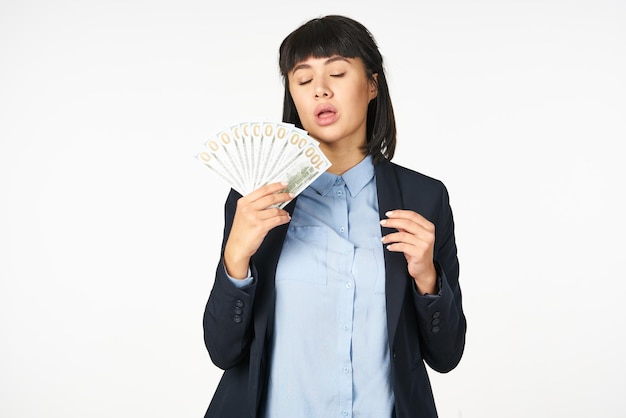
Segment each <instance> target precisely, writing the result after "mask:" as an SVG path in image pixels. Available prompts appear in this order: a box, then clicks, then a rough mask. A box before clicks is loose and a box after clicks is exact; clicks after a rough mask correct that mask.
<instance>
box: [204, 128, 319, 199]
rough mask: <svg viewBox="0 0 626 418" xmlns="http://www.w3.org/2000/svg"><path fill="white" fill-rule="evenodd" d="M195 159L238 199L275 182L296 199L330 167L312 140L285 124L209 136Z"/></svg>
mask: <svg viewBox="0 0 626 418" xmlns="http://www.w3.org/2000/svg"><path fill="white" fill-rule="evenodd" d="M196 156H197V158H198V159H199V160H200V161H201V162H202V163H203V164H204V165H205V166H207V167H208V168H209V169H210V170H211V171H212V172H214V173H215V174H217V175H218V176H219V177H221V178H222V180H224V181H226V183H227V184H228V185H229V186H230V187H232V188H233V189H235V190H236V191H238V192H239V193H240V194H242V195H246V194H248V193H250V192H251V191H253V190H255V189H257V188H259V187H261V186H263V185H265V184H268V183H274V182H278V181H287V182H288V183H289V184H288V186H287V187H286V190H285V191H287V192H291V193H293V194H294V195H298V194H300V192H302V190H304V189H305V188H306V187H307V186H308V185H310V184H311V183H312V182H313V181H314V180H315V179H316V178H318V177H319V176H320V175H321V174H322V173H323V172H324V171H326V169H328V167H330V165H331V163H330V161H329V160H328V158H327V157H326V156H325V155H324V153H323V152H322V151H321V150H320V148H319V143H318V142H317V141H316V140H315V139H313V138H311V137H310V136H309V135H308V133H307V132H306V131H305V130H302V129H300V128H298V127H296V126H294V125H292V124H289V123H285V122H264V121H262V122H242V123H238V124H235V125H233V126H231V127H229V128H226V129H224V130H222V131H220V132H217V133H216V134H215V135H213V136H212V137H211V138H210V139H209V140H208V141H206V142H205V143H204V147H203V148H202V150H200V151H199V152H198V154H197V155H196ZM286 204H287V203H283V204H281V205H279V207H284V206H285V205H286Z"/></svg>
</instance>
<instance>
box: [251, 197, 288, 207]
mask: <svg viewBox="0 0 626 418" xmlns="http://www.w3.org/2000/svg"><path fill="white" fill-rule="evenodd" d="M293 198H294V194H293V193H273V194H269V195H266V196H263V197H261V198H259V199H257V200H256V201H254V202H252V203H251V206H252V207H253V208H255V209H256V210H265V209H271V208H272V207H273V206H275V205H278V204H279V203H284V202H288V201H290V200H291V199H293Z"/></svg>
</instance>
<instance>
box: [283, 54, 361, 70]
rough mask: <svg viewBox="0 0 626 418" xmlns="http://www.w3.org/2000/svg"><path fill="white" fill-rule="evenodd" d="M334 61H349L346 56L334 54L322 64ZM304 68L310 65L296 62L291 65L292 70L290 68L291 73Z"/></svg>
mask: <svg viewBox="0 0 626 418" xmlns="http://www.w3.org/2000/svg"><path fill="white" fill-rule="evenodd" d="M336 61H345V62H347V63H349V62H350V60H348V58H346V57H342V56H341V55H335V56H334V57H330V58H328V59H327V60H326V61H325V62H324V65H328V64H332V63H333V62H336ZM306 68H311V66H310V65H309V64H306V63H301V64H298V65H296V66H295V67H293V70H291V74H293V73H295V72H296V71H298V70H302V69H306Z"/></svg>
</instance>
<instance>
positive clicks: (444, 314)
mask: <svg viewBox="0 0 626 418" xmlns="http://www.w3.org/2000/svg"><path fill="white" fill-rule="evenodd" d="M439 184H440V191H441V197H440V208H439V210H438V212H439V213H438V214H436V215H434V218H435V220H434V223H435V253H434V258H435V260H434V262H435V267H436V269H437V276H438V278H437V279H438V282H439V287H440V288H439V294H438V295H436V296H431V295H420V294H419V293H418V292H417V290H416V289H415V288H414V287H413V288H414V291H413V300H414V305H415V308H416V312H417V318H418V321H417V323H418V327H419V331H420V332H419V335H420V339H421V341H420V343H421V351H422V357H423V358H424V360H425V361H426V363H427V364H428V365H429V366H430V367H431V368H432V369H434V370H436V371H438V372H441V373H446V372H448V371H450V370H452V369H454V368H455V367H456V366H457V365H458V363H459V361H460V360H461V357H462V355H463V350H464V348H465V333H466V327H467V325H466V320H465V315H464V313H463V307H462V301H461V288H460V286H459V261H458V257H457V247H456V241H455V235H454V219H453V215H452V209H451V207H450V202H449V196H448V191H447V189H446V187H445V186H444V185H443V183H439Z"/></svg>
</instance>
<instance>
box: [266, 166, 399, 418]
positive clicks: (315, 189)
mask: <svg viewBox="0 0 626 418" xmlns="http://www.w3.org/2000/svg"><path fill="white" fill-rule="evenodd" d="M379 220H380V219H379V213H378V199H377V193H376V181H375V177H374V167H373V164H372V160H371V158H370V157H367V158H365V159H364V160H363V161H362V162H361V163H359V164H358V165H357V166H355V167H353V168H352V169H350V170H349V171H348V172H346V173H344V174H343V175H342V176H336V175H333V174H330V173H324V174H322V176H320V177H319V178H318V179H317V180H316V181H315V182H314V183H313V184H311V186H309V187H308V188H307V189H306V190H304V191H303V192H302V193H301V194H300V196H299V197H298V199H297V201H296V206H295V210H294V212H293V216H292V219H291V222H290V224H289V229H288V232H287V236H286V238H285V243H284V246H283V250H282V253H281V256H280V260H279V263H278V267H277V271H276V314H275V324H274V334H273V340H272V345H271V347H270V349H271V361H270V373H269V386H268V398H267V404H266V407H267V408H266V411H265V416H266V417H267V418H287V417H288V418H293V417H298V418H308V417H311V418H319V417H324V418H332V417H337V418H345V417H355V418H360V417H377V418H379V417H391V415H392V411H393V403H394V402H393V400H394V398H393V391H392V388H391V377H390V360H389V346H388V338H387V319H386V307H385V261H384V258H383V245H382V243H381V231H380V224H379Z"/></svg>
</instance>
